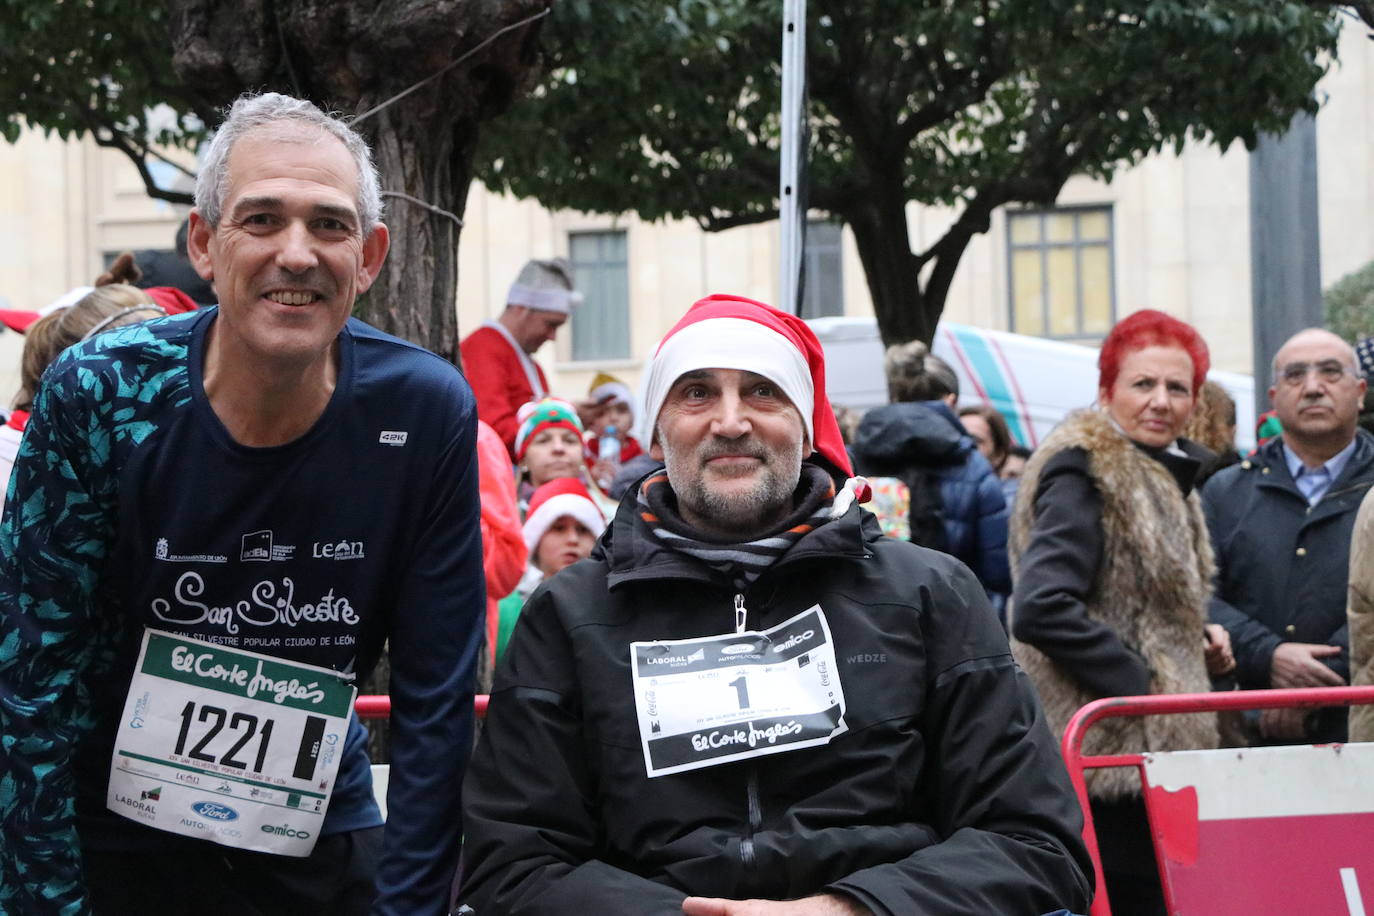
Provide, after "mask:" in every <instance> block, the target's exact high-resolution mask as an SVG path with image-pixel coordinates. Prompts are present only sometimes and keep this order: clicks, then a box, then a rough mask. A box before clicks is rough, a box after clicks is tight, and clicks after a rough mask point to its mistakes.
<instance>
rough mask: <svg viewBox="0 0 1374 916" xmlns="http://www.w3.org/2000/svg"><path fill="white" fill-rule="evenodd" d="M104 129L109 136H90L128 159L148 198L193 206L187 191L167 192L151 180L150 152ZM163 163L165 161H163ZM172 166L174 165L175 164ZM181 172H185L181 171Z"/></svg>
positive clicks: (124, 137)
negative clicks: (135, 170) (141, 181)
mask: <svg viewBox="0 0 1374 916" xmlns="http://www.w3.org/2000/svg"><path fill="white" fill-rule="evenodd" d="M105 129H106V130H108V131H109V134H108V135H105V136H102V135H101V133H100V131H99V130H92V131H91V136H92V137H94V138H95V142H96V145H97V146H103V147H105V148H107V149H117V150H119V151H120V152H121V153H123V154H124V155H125V156H127V157H129V161H130V162H132V163H133V164H134V168H136V169H138V177H140V178H142V179H143V189H144V190H145V191H147V192H148V196H149V197H152V198H155V199H157V200H165V201H168V202H169V203H174V204H194V203H195V202H196V198H195V195H194V194H191V193H189V192H187V191H169V190H166V189H164V188H161V187H159V186H158V183H157V181H156V180H155V179H154V178H153V173H152V172H150V171H148V159H147V157H148V155H149V154H150V151H149V150H148V149H147V147H144V146H142V145H141V144H138V143H135V142H134V141H133V140H131V139H130V138H129V137H128V136H126V135H124V134H122V133H120V132H119V131H118V130H117V129H115V128H112V127H109V126H108V125H105ZM153 155H156V154H153ZM157 158H159V159H162V158H163V157H161V156H157ZM163 161H164V162H165V161H166V160H165V159H163ZM172 164H173V165H175V163H172ZM183 171H185V170H184V169H183ZM188 174H189V173H188Z"/></svg>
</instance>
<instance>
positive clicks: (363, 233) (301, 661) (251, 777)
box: [0, 94, 484, 916]
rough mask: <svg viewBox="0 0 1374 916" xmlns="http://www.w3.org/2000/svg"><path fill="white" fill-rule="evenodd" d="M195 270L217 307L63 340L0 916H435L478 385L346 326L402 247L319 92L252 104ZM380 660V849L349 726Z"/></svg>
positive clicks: (30, 504)
mask: <svg viewBox="0 0 1374 916" xmlns="http://www.w3.org/2000/svg"><path fill="white" fill-rule="evenodd" d="M188 248H189V254H190V257H191V261H192V263H193V264H194V265H195V267H196V270H197V271H198V272H199V273H200V274H201V276H203V277H204V278H205V279H206V280H208V281H210V282H211V283H213V285H214V289H215V292H216V294H217V295H218V298H219V305H218V306H217V307H214V308H207V309H202V310H200V311H197V312H192V313H188V314H185V315H178V316H174V317H172V318H169V319H160V320H157V321H153V322H149V323H145V324H142V325H135V326H132V327H129V328H123V329H119V330H117V331H113V332H110V333H107V334H103V335H101V336H99V337H96V338H93V339H91V340H89V341H85V342H83V343H81V344H78V345H77V346H75V347H72V348H71V349H69V350H67V351H66V352H65V354H63V355H62V356H61V357H59V359H58V360H57V361H56V362H55V363H54V364H53V367H52V369H51V370H50V371H49V372H48V374H47V376H46V377H45V380H44V384H43V386H42V388H41V389H40V391H39V393H38V396H37V398H36V399H35V403H34V408H33V414H32V418H31V419H30V421H29V425H28V430H27V434H26V436H25V439H24V442H23V445H22V446H21V448H20V452H19V456H18V459H17V462H16V464H15V470H14V475H13V478H12V481H11V484H10V490H9V494H10V501H9V503H8V506H7V511H6V512H5V517H4V523H3V526H0V730H2V731H3V734H4V736H5V740H4V744H3V746H0V772H3V773H4V777H3V779H0V822H2V823H0V827H2V828H3V830H4V835H5V842H4V844H3V851H0V911H3V912H10V913H24V914H46V913H84V912H89V911H92V910H93V911H94V912H96V913H99V914H101V916H107V914H116V916H118V914H136V913H137V914H147V913H174V912H185V911H186V910H187V908H188V907H194V908H195V909H197V910H202V911H205V912H216V913H221V912H222V913H229V912H234V913H241V914H270V913H289V914H293V916H295V914H301V913H323V912H332V913H348V914H362V913H367V912H373V913H386V914H405V916H412V914H440V913H444V912H446V911H447V908H448V907H447V905H448V897H449V892H450V887H451V882H452V877H453V873H454V868H455V865H456V861H457V845H458V838H459V836H458V834H459V827H458V799H459V786H460V784H461V782H462V778H463V775H464V769H465V765H466V759H467V754H468V748H469V745H470V742H471V737H472V691H473V686H472V685H473V674H474V668H475V662H476V657H477V652H478V649H479V646H480V642H481V633H482V625H481V621H482V618H483V608H484V594H483V577H482V565H481V539H480V533H479V527H478V512H479V504H478V496H477V465H476V461H475V459H474V446H475V439H476V408H475V404H474V401H473V398H472V393H471V391H470V389H469V388H468V386H467V384H466V383H465V382H464V381H463V379H462V377H461V375H460V374H459V373H458V372H456V371H454V369H453V367H452V366H450V365H449V364H448V363H447V362H446V361H445V360H443V359H441V358H439V357H437V356H435V355H434V354H432V353H429V352H427V351H425V350H423V349H421V348H419V347H416V346H414V345H412V344H409V343H406V342H405V341H402V340H398V339H396V338H394V337H390V336H388V335H385V334H382V333H381V332H379V331H377V330H375V329H373V328H371V327H368V326H367V325H365V324H363V323H362V322H360V321H357V320H356V319H352V318H350V313H351V310H352V308H353V304H354V301H355V299H356V298H357V296H358V294H359V293H362V292H364V291H366V290H367V289H368V287H370V286H371V285H372V283H373V282H374V281H375V280H376V278H377V276H378V273H379V272H380V271H381V269H382V264H383V261H384V259H385V258H386V254H387V248H388V236H387V228H386V226H385V225H384V224H383V223H382V222H381V198H380V193H379V190H378V180H377V174H376V170H375V168H374V166H373V164H372V159H371V154H370V153H369V151H368V148H367V146H366V144H365V143H364V142H363V140H362V139H361V138H360V137H359V136H358V135H357V134H356V133H354V132H353V131H352V130H351V129H350V128H349V127H347V126H346V125H344V124H343V123H342V122H340V121H338V120H335V119H334V118H331V117H329V116H327V115H326V114H324V113H323V112H321V111H320V110H319V109H317V108H316V107H315V106H313V105H311V104H310V103H309V102H305V101H302V100H299V99H294V98H290V97H288V96H283V95H278V94H265V95H260V96H254V97H244V98H242V99H240V100H239V101H238V102H236V103H235V104H234V106H233V108H232V109H231V111H230V112H229V116H228V119H227V120H226V122H225V124H224V125H223V127H222V128H221V129H220V130H219V131H218V133H217V134H216V135H215V138H214V140H213V142H212V143H211V146H210V149H209V154H208V156H207V158H206V162H205V167H204V169H203V171H202V172H201V175H200V178H199V180H198V182H197V187H196V208H195V209H194V210H193V211H192V212H191V218H190V232H189V239H188ZM386 641H389V643H390V650H391V659H392V673H391V693H392V703H393V710H392V732H391V743H392V759H391V763H392V771H391V777H390V792H389V795H388V803H389V804H388V809H389V813H390V822H389V826H388V827H387V829H386V831H385V839H383V828H382V818H381V814H380V812H379V810H378V806H377V804H376V801H375V799H374V797H373V790H372V783H371V775H370V771H369V762H368V759H367V755H366V750H365V733H364V731H363V729H362V727H361V726H360V725H359V723H358V721H357V718H356V716H354V715H353V714H352V705H353V696H354V693H355V684H357V683H360V682H361V681H362V680H363V679H364V678H365V677H366V676H367V674H368V673H369V671H370V670H371V668H372V667H373V665H374V663H375V662H376V660H377V657H378V655H379V653H380V652H381V648H382V645H383V643H384V642H386ZM374 898H375V899H374ZM193 900H194V901H197V902H196V903H195V904H192V903H189V902H188V901H193Z"/></svg>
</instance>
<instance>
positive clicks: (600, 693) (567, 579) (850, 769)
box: [460, 494, 1091, 916]
mask: <svg viewBox="0 0 1374 916" xmlns="http://www.w3.org/2000/svg"><path fill="white" fill-rule="evenodd" d="M639 524H641V523H640V522H639V521H638V517H637V511H636V505H635V502H634V496H633V494H632V495H630V496H629V497H627V498H626V500H625V501H623V502H622V503H621V507H620V510H619V512H618V513H617V516H616V518H615V520H614V522H613V524H612V527H611V528H610V529H609V530H608V531H607V533H606V535H605V536H603V539H602V542H601V543H600V544H598V546H597V548H596V550H595V551H594V553H593V555H592V557H591V558H590V559H588V560H584V561H582V562H580V563H578V564H575V565H574V566H571V567H569V568H568V569H566V570H564V571H562V572H560V573H559V574H558V575H556V576H553V577H552V578H551V579H549V580H548V581H546V582H545V583H544V584H543V585H542V586H541V587H540V588H539V590H538V591H536V592H535V593H534V595H533V596H531V598H530V601H529V603H528V604H527V605H526V607H525V610H524V612H523V613H522V615H521V617H520V622H519V624H518V625H517V627H516V630H515V633H514V636H513V637H512V640H511V644H510V648H509V650H508V652H507V653H506V656H505V659H504V660H503V662H502V666H501V668H500V670H499V671H498V672H497V677H496V686H495V691H494V693H493V695H492V701H491V707H490V711H489V714H488V718H487V723H486V728H485V732H484V734H483V737H482V741H481V743H480V744H479V746H478V748H477V751H476V754H475V756H474V759H473V763H472V765H471V768H470V769H469V772H468V779H467V783H466V786H465V788H464V795H465V803H464V817H465V823H464V831H465V834H466V841H465V842H466V846H465V850H464V858H465V861H466V872H467V874H466V876H465V878H464V882H463V888H462V892H461V894H460V899H461V900H462V901H464V902H466V903H469V904H471V905H472V906H473V907H474V908H475V910H476V912H477V913H478V916H519V914H543V913H547V914H567V913H575V914H577V913H585V914H591V913H633V914H655V916H657V914H662V916H669V914H679V913H680V912H681V909H680V908H681V903H682V900H683V898H684V897H685V896H687V895H689V894H691V895H707V896H723V897H731V898H765V899H774V900H782V899H792V898H798V897H804V896H808V895H811V894H816V893H820V892H834V893H840V894H844V895H848V896H849V897H851V898H852V899H854V900H856V901H858V902H860V903H862V904H863V905H865V906H866V907H868V908H869V909H870V910H871V911H872V912H874V913H877V914H893V916H896V914H900V916H918V914H939V916H957V914H970V916H972V914H978V916H985V914H989V913H997V914H1004V916H1005V914H1018V913H1019V914H1026V916H1032V914H1040V913H1045V912H1050V911H1053V910H1056V909H1058V908H1060V907H1068V908H1069V909H1071V910H1074V911H1078V912H1086V910H1087V906H1088V900H1089V897H1090V895H1091V890H1090V888H1091V882H1090V880H1089V879H1088V877H1087V876H1088V875H1090V874H1091V865H1090V863H1089V861H1088V860H1087V858H1086V855H1085V853H1084V848H1083V845H1082V843H1081V841H1080V837H1079V832H1080V829H1081V826H1082V821H1081V815H1080V812H1079V809H1078V806H1077V803H1076V802H1075V799H1074V796H1073V792H1072V790H1071V789H1070V786H1069V782H1068V779H1067V776H1066V774H1065V771H1064V765H1063V763H1062V761H1061V759H1060V756H1059V752H1058V749H1057V747H1056V744H1055V742H1054V740H1053V738H1052V737H1051V735H1050V732H1049V729H1048V728H1047V726H1046V724H1045V720H1044V716H1043V714H1042V712H1041V710H1040V707H1039V704H1038V702H1037V700H1036V698H1035V694H1034V691H1033V689H1032V687H1031V685H1030V684H1029V682H1028V680H1027V678H1026V677H1025V675H1024V674H1022V673H1021V672H1020V670H1019V669H1018V668H1017V667H1016V665H1015V664H1014V662H1013V661H1012V658H1011V656H1010V654H1009V652H1008V647H1007V642H1006V637H1005V636H1004V635H1003V633H1002V630H1001V627H1000V626H999V625H998V622H997V618H996V617H995V616H994V615H993V613H992V611H991V609H990V608H989V607H988V604H987V600H986V598H985V597H984V594H983V589H982V588H980V587H979V585H978V583H977V581H976V580H975V579H974V578H973V576H972V575H971V574H970V573H969V572H968V570H967V569H966V568H965V567H964V566H962V565H961V564H959V563H958V562H956V561H955V560H953V559H951V558H950V557H948V556H946V555H943V554H939V553H936V552H934V551H929V550H925V549H922V548H918V547H915V546H913V545H911V544H908V543H904V542H900V541H896V540H893V539H891V538H885V537H883V536H882V535H881V533H880V532H879V530H878V527H877V524H876V522H875V521H874V519H873V517H872V516H871V515H869V514H868V513H867V512H862V511H860V510H859V508H858V507H856V506H855V507H851V508H850V509H849V511H848V512H847V513H846V514H844V515H843V516H841V517H840V518H839V519H836V520H834V521H832V522H830V523H828V524H826V525H823V526H821V527H820V528H818V529H816V530H814V531H812V532H811V533H809V534H807V535H805V536H804V537H803V538H802V539H801V540H800V541H799V542H798V543H797V544H795V545H794V546H793V547H792V549H791V550H790V551H789V552H788V553H787V554H785V555H784V556H783V557H782V558H781V559H780V560H778V561H777V562H776V563H775V564H774V565H773V566H772V567H771V568H770V569H769V570H768V571H766V572H765V573H764V574H763V575H762V576H761V577H760V578H759V579H758V580H757V581H756V582H755V583H754V584H753V585H752V586H751V587H750V588H749V589H748V590H747V591H746V592H745V593H744V596H743V597H744V602H745V606H746V607H747V609H748V625H749V627H750V628H756V629H766V628H768V627H771V626H774V625H776V624H778V623H780V622H782V621H784V620H786V619H788V618H789V617H792V616H794V615H796V614H797V613H799V612H801V611H803V610H806V609H807V608H809V607H811V606H813V605H815V604H818V603H819V605H820V606H821V608H822V609H823V611H824V613H825V614H826V617H827V620H828V622H829V627H830V630H831V635H832V638H833V640H834V643H835V647H836V654H837V658H838V673H839V675H840V678H841V683H842V685H843V687H844V692H845V697H846V699H847V702H848V708H847V712H846V714H845V721H846V722H847V724H848V727H849V730H848V732H847V733H844V734H841V735H838V736H836V737H835V738H833V739H832V740H831V742H830V743H829V744H828V745H826V746H824V747H816V748H806V749H801V750H793V751H789V752H786V753H779V754H773V755H771V756H766V757H759V758H754V759H752V760H747V761H738V762H733V763H727V764H722V765H719V766H715V767H710V768H706V769H698V770H692V771H688V772H685V773H677V774H673V775H667V776H659V777H656V778H653V779H649V778H647V777H646V775H645V765H644V758H643V753H642V750H641V744H640V737H639V734H638V728H637V724H636V715H635V704H634V695H633V691H632V687H631V675H630V661H629V648H628V647H629V643H630V642H632V641H635V640H652V639H682V638H689V637H701V636H709V635H715V634H720V633H730V632H734V622H735V621H734V598H735V594H734V590H733V589H732V588H731V587H730V585H729V584H728V581H727V580H725V579H724V578H723V577H722V576H721V575H720V574H718V573H716V572H713V571H712V570H710V569H709V568H707V567H706V566H705V565H703V564H701V563H698V562H697V561H695V560H693V559H692V558H690V557H687V556H685V555H682V554H680V553H676V552H668V551H664V550H661V549H655V545H654V544H653V543H651V542H649V541H647V540H646V539H644V538H642V537H640V536H639V533H638V528H637V526H638V525H639Z"/></svg>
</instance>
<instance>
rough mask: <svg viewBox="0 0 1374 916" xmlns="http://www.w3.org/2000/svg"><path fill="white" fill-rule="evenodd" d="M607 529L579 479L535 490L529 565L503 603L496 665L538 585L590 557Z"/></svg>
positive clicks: (528, 534)
mask: <svg viewBox="0 0 1374 916" xmlns="http://www.w3.org/2000/svg"><path fill="white" fill-rule="evenodd" d="M605 530H606V517H605V516H604V515H602V514H601V509H600V508H598V507H597V504H596V502H595V501H594V500H593V499H592V497H591V494H590V493H589V492H588V491H587V488H586V487H585V486H583V485H582V482H581V481H579V480H578V479H577V478H575V477H560V478H558V479H556V480H552V481H550V482H548V483H546V484H544V485H543V486H541V487H540V488H539V489H537V490H535V491H534V495H533V496H532V497H531V498H530V505H529V513H528V515H527V516H526V518H525V525H524V536H525V546H526V547H527V548H528V549H529V565H528V566H527V567H526V569H525V575H524V576H523V577H522V578H521V580H520V584H519V585H517V586H516V588H515V591H513V592H511V593H510V594H509V595H507V596H506V597H505V598H504V599H503V600H502V601H501V605H500V609H499V612H500V618H499V622H498V624H497V630H496V658H497V660H498V661H499V660H500V658H501V654H502V653H503V652H504V651H505V648H506V642H507V641H508V640H509V639H510V634H511V631H512V630H514V629H515V621H516V618H517V617H519V616H520V609H521V608H522V607H524V605H525V600H526V599H527V598H529V596H530V594H531V593H532V592H533V591H534V589H535V587H536V586H538V585H539V583H540V582H542V581H544V579H545V578H547V577H548V576H552V575H553V574H554V573H556V572H558V571H559V570H562V569H565V568H567V567H569V566H571V565H572V564H574V563H576V562H577V561H578V560H581V559H585V558H586V557H587V556H588V555H590V554H591V552H592V545H593V544H595V543H596V539H597V538H599V537H600V536H601V532H603V531H605Z"/></svg>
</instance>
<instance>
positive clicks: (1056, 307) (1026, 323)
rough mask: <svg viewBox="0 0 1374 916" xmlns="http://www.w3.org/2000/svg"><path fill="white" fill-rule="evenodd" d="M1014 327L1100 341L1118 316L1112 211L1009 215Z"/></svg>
mask: <svg viewBox="0 0 1374 916" xmlns="http://www.w3.org/2000/svg"><path fill="white" fill-rule="evenodd" d="M1007 248H1008V250H1009V251H1010V253H1011V258H1010V265H1009V271H1010V274H1011V278H1010V283H1009V288H1010V290H1011V329H1012V330H1013V331H1015V332H1016V333H1018V334H1032V335H1035V336H1037V337H1055V338H1065V339H1070V340H1072V339H1093V340H1100V339H1101V338H1102V337H1103V336H1105V335H1106V333H1107V332H1108V331H1109V330H1110V329H1111V326H1112V322H1113V320H1114V317H1115V314H1116V301H1115V295H1114V292H1113V283H1112V211H1111V208H1110V207H1082V208H1073V209H1055V210H1043V211H1041V210H1021V211H1008V212H1007Z"/></svg>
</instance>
